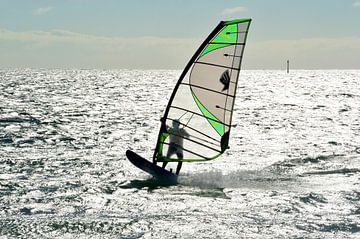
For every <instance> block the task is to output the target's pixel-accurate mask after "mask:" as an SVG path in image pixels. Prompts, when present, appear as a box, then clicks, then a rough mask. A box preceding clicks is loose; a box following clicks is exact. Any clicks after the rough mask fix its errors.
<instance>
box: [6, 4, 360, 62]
mask: <svg viewBox="0 0 360 239" xmlns="http://www.w3.org/2000/svg"><path fill="white" fill-rule="evenodd" d="M247 17H250V18H252V19H253V22H252V25H251V28H250V33H249V37H248V45H247V48H246V49H245V58H244V61H243V63H244V65H243V66H244V67H243V68H244V69H282V68H284V67H285V63H286V60H287V59H290V61H291V66H292V67H293V68H299V69H344V68H348V69H349V68H350V69H360V27H359V24H360V0H271V1H270V0H244V1H240V0H128V1H125V0H57V1H55V0H0V68H8V67H35V68H38V67H45V68H100V69H102V68H110V69H112V68H127V69H134V68H137V69H151V68H152V69H182V68H183V67H184V66H185V64H186V63H187V61H188V60H189V59H190V57H191V56H192V54H193V52H194V51H195V50H196V49H197V47H198V46H199V45H200V43H201V42H202V41H203V40H204V39H205V38H206V37H207V35H208V34H209V33H210V31H212V29H213V28H214V27H215V26H216V25H217V24H218V22H219V21H220V20H231V19H236V18H247Z"/></svg>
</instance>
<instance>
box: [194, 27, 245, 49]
mask: <svg viewBox="0 0 360 239" xmlns="http://www.w3.org/2000/svg"><path fill="white" fill-rule="evenodd" d="M237 31H238V27H237V25H236V24H233V25H227V26H226V27H225V28H224V29H223V30H222V31H221V32H219V34H217V35H216V36H215V38H214V39H213V40H212V41H211V42H209V44H208V46H207V47H206V48H205V49H204V50H203V51H202V52H201V54H200V56H203V55H205V54H207V53H209V52H211V51H213V50H216V49H218V48H222V47H225V46H228V45H230V44H234V43H236V39H237V36H236V34H233V33H234V32H235V33H236V32H237Z"/></svg>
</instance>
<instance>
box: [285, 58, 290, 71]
mask: <svg viewBox="0 0 360 239" xmlns="http://www.w3.org/2000/svg"><path fill="white" fill-rule="evenodd" d="M286 72H287V73H288V74H289V72H290V61H289V60H287V67H286Z"/></svg>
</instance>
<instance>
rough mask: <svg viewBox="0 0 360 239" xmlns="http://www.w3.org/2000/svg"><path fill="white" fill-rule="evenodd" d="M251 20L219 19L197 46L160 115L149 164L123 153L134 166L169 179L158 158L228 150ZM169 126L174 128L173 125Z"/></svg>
mask: <svg viewBox="0 0 360 239" xmlns="http://www.w3.org/2000/svg"><path fill="white" fill-rule="evenodd" d="M250 23H251V19H250V18H246V19H236V20H231V21H221V22H220V23H219V24H218V25H217V26H216V27H215V29H214V30H213V31H212V32H211V33H210V35H209V36H208V37H207V38H206V39H205V41H204V42H203V43H202V44H201V45H200V47H199V48H198V50H197V51H196V52H195V54H194V55H193V57H192V58H191V59H190V61H189V62H188V64H187V65H186V67H185V69H184V70H183V72H182V74H181V75H180V78H179V80H178V81H177V83H176V85H175V88H174V90H173V92H172V94H171V96H170V99H169V102H168V105H167V107H166V109H165V112H164V115H163V117H162V118H161V126H160V130H159V134H158V138H157V142H156V147H155V150H154V154H153V158H152V162H150V161H147V160H145V159H143V158H142V157H141V156H139V155H137V154H136V153H134V152H132V151H128V152H127V153H126V154H127V157H128V159H129V160H130V161H131V162H132V163H133V164H134V165H135V166H137V167H138V168H140V169H142V170H144V171H146V172H148V173H150V174H151V175H153V176H154V177H155V178H159V179H162V180H163V179H164V178H167V177H168V178H169V180H174V178H175V179H176V176H177V175H176V174H175V173H173V172H171V171H167V170H166V169H164V168H162V167H159V166H157V163H158V162H163V163H165V164H166V163H167V162H180V163H182V162H201V161H208V160H213V159H216V158H218V157H219V156H220V155H221V154H223V153H224V152H225V150H227V149H228V148H229V147H228V145H229V136H230V131H231V126H232V116H233V109H234V103H235V97H236V89H237V85H238V79H239V73H240V69H241V62H242V59H243V53H244V48H245V43H246V39H247V35H248V31H249V27H250ZM174 125H175V126H176V127H175V128H176V130H174V129H173V128H172V127H174ZM174 148H175V150H174ZM137 160H140V161H141V162H142V163H139V162H137ZM143 160H145V161H147V162H148V163H149V164H148V163H145V162H144V161H143ZM144 165H146V166H144ZM149 168H151V169H150V170H149ZM160 169H161V170H160ZM164 171H166V173H165V172H164ZM164 175H166V176H164Z"/></svg>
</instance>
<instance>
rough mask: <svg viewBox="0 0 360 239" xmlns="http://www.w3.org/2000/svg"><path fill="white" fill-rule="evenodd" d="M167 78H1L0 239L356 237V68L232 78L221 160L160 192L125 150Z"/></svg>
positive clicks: (150, 137) (68, 73)
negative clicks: (231, 108)
mask: <svg viewBox="0 0 360 239" xmlns="http://www.w3.org/2000/svg"><path fill="white" fill-rule="evenodd" d="M179 74H180V72H179V71H167V70H164V71H130V70H119V71H101V70H0V207H1V210H0V238H90V237H91V238H176V237H178V238H360V121H359V115H360V82H359V80H360V71H336V70H334V71H294V72H292V73H291V74H289V75H287V74H285V73H284V72H281V71H243V72H242V74H241V79H240V83H239V89H238V98H237V101H236V105H235V108H236V111H235V114H234V117H235V118H234V123H235V124H237V125H236V127H235V128H234V129H233V131H232V133H231V141H230V147H231V148H230V150H229V151H227V152H226V153H225V154H224V155H223V156H222V157H221V158H220V159H219V160H216V161H212V162H206V163H197V164H185V165H184V166H183V175H182V176H181V177H180V184H179V185H176V186H170V187H165V186H161V185H159V184H158V182H156V181H154V180H151V179H150V178H149V177H148V176H147V175H146V174H144V173H143V172H141V171H139V170H137V169H136V168H134V167H133V166H132V165H131V164H130V163H129V162H128V161H127V160H126V158H125V151H126V149H133V150H134V151H135V152H138V153H139V154H141V155H143V156H144V157H148V158H149V157H150V156H151V155H152V150H153V148H154V146H155V143H154V142H155V140H156V136H157V131H158V128H159V119H160V117H161V116H162V112H163V110H164V108H165V105H166V103H167V99H168V97H169V95H170V93H171V91H172V87H173V86H174V85H175V82H176V80H177V77H178V76H179ZM1 236H2V237H1Z"/></svg>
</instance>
